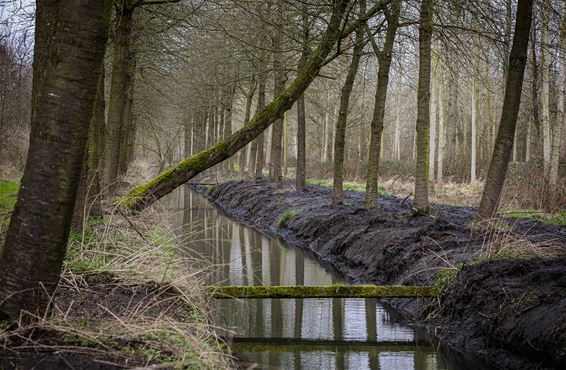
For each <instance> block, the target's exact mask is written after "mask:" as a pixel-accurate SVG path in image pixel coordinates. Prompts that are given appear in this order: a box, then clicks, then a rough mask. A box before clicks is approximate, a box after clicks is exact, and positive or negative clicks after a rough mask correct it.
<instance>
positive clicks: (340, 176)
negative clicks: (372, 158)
mask: <svg viewBox="0 0 566 370" xmlns="http://www.w3.org/2000/svg"><path fill="white" fill-rule="evenodd" d="M363 48H364V29H363V28H362V27H360V28H359V29H358V30H357V31H356V37H355V41H354V52H353V56H352V61H351V62H350V68H349V69H348V75H347V76H346V81H344V86H342V91H341V94H340V108H339V111H338V120H337V122H336V134H335V135H336V136H334V184H333V187H332V200H333V202H334V203H336V204H341V203H342V201H343V197H344V190H343V189H342V185H343V184H344V150H345V145H346V125H347V123H348V109H349V106H350V96H351V94H352V88H353V86H354V80H355V79H356V74H357V73H358V67H359V65H360V59H361V57H362V51H363Z"/></svg>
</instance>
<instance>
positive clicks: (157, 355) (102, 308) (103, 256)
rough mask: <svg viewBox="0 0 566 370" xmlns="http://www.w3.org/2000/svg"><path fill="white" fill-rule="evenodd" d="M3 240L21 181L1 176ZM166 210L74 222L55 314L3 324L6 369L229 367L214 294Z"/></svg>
mask: <svg viewBox="0 0 566 370" xmlns="http://www.w3.org/2000/svg"><path fill="white" fill-rule="evenodd" d="M0 190H1V192H0V214H1V215H2V216H0V229H1V230H0V246H2V245H3V241H2V238H3V236H4V235H5V231H6V227H7V225H8V220H7V217H8V216H9V213H10V211H11V207H13V205H14V202H15V194H16V192H17V183H0ZM164 217H165V216H164V215H163V213H161V212H157V210H155V209H154V210H149V211H148V212H144V214H143V215H140V216H136V217H132V218H125V216H122V215H120V214H113V215H112V214H107V215H105V217H104V219H90V220H88V222H87V223H86V225H85V227H84V230H83V231H82V232H72V233H71V236H70V239H69V245H68V250H67V258H66V261H65V264H64V268H63V273H62V278H61V281H60V283H59V285H58V287H57V290H56V292H55V294H54V296H53V300H52V302H51V310H50V311H51V314H50V315H49V316H47V317H42V318H38V319H37V321H36V322H35V323H33V324H30V325H22V326H18V327H15V328H11V329H10V330H6V328H4V329H2V328H0V369H3V370H8V369H123V368H146V367H150V368H152V369H179V368H183V369H186V368H194V369H222V368H230V367H232V366H233V364H232V360H231V358H230V356H229V355H228V351H227V349H226V347H225V346H224V344H223V343H221V342H220V340H219V339H218V338H217V337H216V335H215V333H214V331H213V329H212V327H211V325H210V321H209V319H210V309H209V308H210V306H209V303H210V299H211V298H210V297H209V296H207V295H206V294H205V292H204V290H203V289H202V288H201V287H202V282H201V281H199V280H198V278H197V277H196V276H197V274H195V271H193V270H191V268H190V266H191V262H189V261H187V260H185V259H182V258H181V257H179V255H178V254H177V253H176V250H177V247H176V244H175V243H176V239H175V237H174V236H173V233H172V232H169V231H170V228H169V227H168V224H167V222H166V221H165V220H164Z"/></svg>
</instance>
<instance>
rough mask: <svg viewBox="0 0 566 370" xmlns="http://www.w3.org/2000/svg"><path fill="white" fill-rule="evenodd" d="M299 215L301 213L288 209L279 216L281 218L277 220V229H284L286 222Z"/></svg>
mask: <svg viewBox="0 0 566 370" xmlns="http://www.w3.org/2000/svg"><path fill="white" fill-rule="evenodd" d="M300 214H301V212H299V211H297V210H295V209H290V210H288V211H285V212H284V213H282V214H281V216H279V220H277V225H276V226H277V228H278V229H281V228H283V227H285V225H286V224H287V221H289V220H290V219H292V218H295V217H297V216H299V215H300Z"/></svg>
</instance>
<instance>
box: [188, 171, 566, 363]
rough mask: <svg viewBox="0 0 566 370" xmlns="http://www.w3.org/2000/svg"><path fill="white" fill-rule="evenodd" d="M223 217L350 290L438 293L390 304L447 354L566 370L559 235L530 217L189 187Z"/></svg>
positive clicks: (316, 191) (265, 188)
mask: <svg viewBox="0 0 566 370" xmlns="http://www.w3.org/2000/svg"><path fill="white" fill-rule="evenodd" d="M196 188H197V190H198V191H199V192H201V193H203V194H204V195H205V196H207V197H208V198H209V199H210V200H211V201H213V202H214V203H215V204H216V205H217V206H218V207H219V208H220V209H222V210H223V211H224V212H225V213H226V214H227V215H228V216H230V217H232V218H235V219H237V220H239V221H241V222H243V223H245V224H248V225H250V226H253V227H256V228H258V229H260V230H262V231H265V232H268V233H271V234H275V235H277V236H279V237H281V238H282V239H283V240H284V241H285V242H286V243H287V244H289V245H292V246H295V247H300V248H304V249H308V250H310V251H311V252H312V253H313V254H314V255H315V256H316V257H317V258H319V259H320V260H322V261H324V262H326V263H330V264H332V265H333V266H334V267H335V268H337V269H338V270H339V271H340V272H341V273H342V274H344V275H345V276H347V277H348V278H349V279H351V281H352V282H355V283H370V284H381V285H384V284H392V285H393V284H395V285H397V284H398V285H427V286H435V287H436V288H437V289H438V291H439V295H438V297H437V298H436V299H389V300H387V302H388V303H390V304H391V305H392V306H394V307H395V308H396V309H398V310H399V311H400V312H402V313H403V314H404V315H405V317H406V318H407V319H408V320H411V321H413V322H415V323H416V324H417V325H421V326H424V327H426V328H427V329H428V330H429V331H431V332H433V333H434V334H435V335H436V336H438V337H439V338H440V339H441V341H442V342H443V344H444V345H446V346H448V347H450V348H452V349H454V350H456V351H459V352H462V353H466V354H473V355H475V356H479V357H481V358H482V359H484V360H485V359H487V360H488V361H489V362H491V363H492V364H493V365H494V366H496V367H499V368H505V369H564V368H566V228H565V227H563V226H551V225H545V224H542V223H540V222H538V221H533V220H509V221H506V220H499V221H496V222H495V224H494V222H492V223H491V224H490V225H489V226H486V225H477V224H474V222H473V217H474V209H472V208H461V207H454V206H448V205H433V206H432V216H413V215H412V211H411V206H412V204H411V201H410V200H403V199H399V198H396V197H380V199H379V207H378V208H376V209H371V210H367V209H364V208H363V194H362V193H358V192H350V191H348V192H346V196H345V204H344V205H334V204H332V198H331V194H330V189H328V188H323V187H319V186H307V187H306V188H305V190H304V191H302V192H297V191H294V190H293V188H292V186H291V184H287V186H284V187H283V189H277V188H276V186H275V185H273V184H271V183H269V182H268V181H266V180H257V181H253V180H242V181H231V182H226V183H222V184H219V185H217V186H209V187H207V188H204V187H196Z"/></svg>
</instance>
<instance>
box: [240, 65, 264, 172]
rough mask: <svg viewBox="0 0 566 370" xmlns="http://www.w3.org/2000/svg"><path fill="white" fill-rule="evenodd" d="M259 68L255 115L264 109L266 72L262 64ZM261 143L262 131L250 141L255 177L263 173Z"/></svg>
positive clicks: (262, 140)
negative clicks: (260, 69)
mask: <svg viewBox="0 0 566 370" xmlns="http://www.w3.org/2000/svg"><path fill="white" fill-rule="evenodd" d="M260 68H262V69H263V70H262V71H261V72H260V75H259V80H258V91H257V107H256V111H255V115H256V116H257V115H258V114H260V113H261V112H262V111H263V110H264V109H265V88H266V84H267V75H266V73H267V72H265V65H263V64H262V65H261V67H260ZM244 127H245V126H244ZM263 144H264V134H263V131H262V132H261V133H260V134H259V135H258V136H257V138H256V139H255V140H254V141H253V143H252V151H251V152H252V155H254V156H253V157H252V158H251V161H252V163H253V164H254V166H253V171H252V173H253V174H254V176H255V177H256V178H258V177H261V176H262V175H263V165H264V157H263V155H264V154H263Z"/></svg>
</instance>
